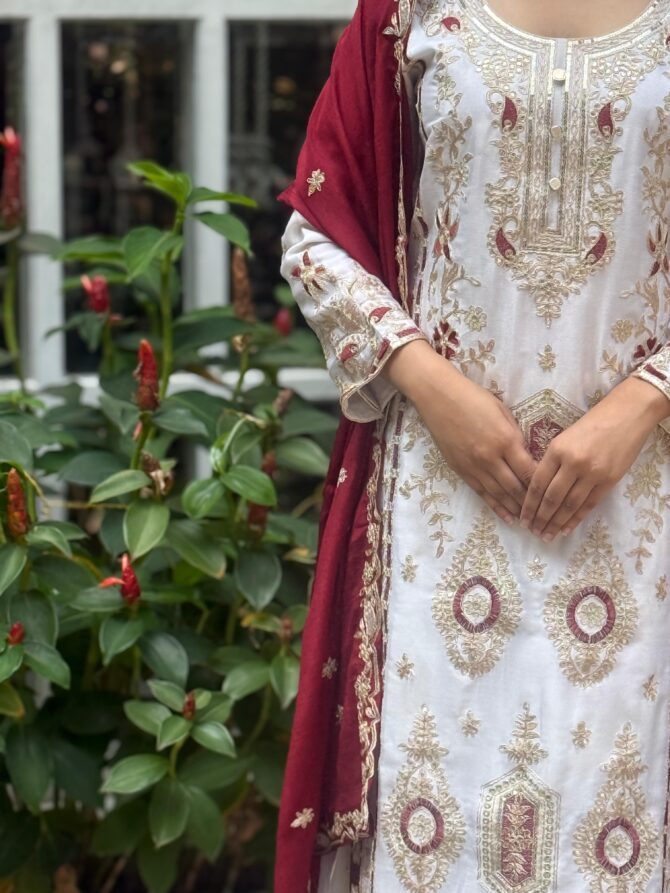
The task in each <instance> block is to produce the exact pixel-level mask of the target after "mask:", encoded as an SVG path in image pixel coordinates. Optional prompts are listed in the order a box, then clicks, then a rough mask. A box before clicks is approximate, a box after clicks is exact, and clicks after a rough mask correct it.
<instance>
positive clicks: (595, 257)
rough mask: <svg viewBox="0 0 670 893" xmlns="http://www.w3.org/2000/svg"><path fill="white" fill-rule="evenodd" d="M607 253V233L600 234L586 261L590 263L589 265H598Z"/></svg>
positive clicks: (587, 254)
mask: <svg viewBox="0 0 670 893" xmlns="http://www.w3.org/2000/svg"><path fill="white" fill-rule="evenodd" d="M606 251H607V236H606V235H605V233H600V235H599V236H598V240H597V242H596V243H595V245H594V246H593V247H592V248H590V249H589V251H588V252H587V253H586V260H587V261H588V263H591V264H597V263H598V261H599V260H601V259H602V256H603V254H604V253H605V252H606Z"/></svg>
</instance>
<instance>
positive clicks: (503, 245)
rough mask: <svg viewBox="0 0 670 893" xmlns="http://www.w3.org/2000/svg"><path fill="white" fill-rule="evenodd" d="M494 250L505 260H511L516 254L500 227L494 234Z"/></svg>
mask: <svg viewBox="0 0 670 893" xmlns="http://www.w3.org/2000/svg"><path fill="white" fill-rule="evenodd" d="M496 248H497V249H498V251H499V252H500V253H501V255H502V256H503V257H504V258H505V260H511V259H512V258H513V257H514V256H515V254H516V248H515V247H514V245H512V243H511V242H510V240H509V239H508V238H507V236H506V235H505V233H504V230H503V228H502V227H501V228H500V229H499V230H498V232H497V233H496Z"/></svg>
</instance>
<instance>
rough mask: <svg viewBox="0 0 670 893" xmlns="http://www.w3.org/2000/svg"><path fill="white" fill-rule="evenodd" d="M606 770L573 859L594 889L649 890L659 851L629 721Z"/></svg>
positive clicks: (608, 892)
mask: <svg viewBox="0 0 670 893" xmlns="http://www.w3.org/2000/svg"><path fill="white" fill-rule="evenodd" d="M602 769H603V770H604V771H605V772H606V773H607V781H606V782H605V783H604V784H603V786H602V787H601V788H600V791H599V792H598V795H597V797H596V800H595V803H594V805H593V807H592V808H591V809H590V810H589V812H587V814H586V815H585V816H584V817H583V819H582V820H581V821H580V822H579V824H578V825H577V828H576V830H575V833H574V836H573V841H572V851H573V856H574V859H575V863H576V864H577V867H578V868H579V870H580V872H581V873H582V874H584V875H586V877H587V878H588V882H589V890H590V891H591V893H638V891H641V890H645V889H646V885H647V882H648V881H649V878H650V877H651V874H652V872H653V870H654V868H655V866H656V862H657V860H658V857H659V851H660V850H659V833H658V830H657V828H656V825H655V823H654V820H653V819H652V817H651V815H650V814H649V812H648V811H647V806H646V800H645V796H644V791H643V790H642V787H641V786H640V784H639V782H638V779H639V777H640V775H641V774H642V773H643V772H646V770H647V766H646V765H644V764H643V763H642V761H641V757H640V750H639V747H638V741H637V736H636V734H635V732H634V731H633V728H632V726H631V723H630V722H627V723H626V724H625V725H624V726H623V728H622V729H621V731H620V732H619V733H618V734H617V736H616V738H615V741H614V752H613V753H612V755H611V756H610V759H609V760H608V761H607V762H606V763H604V764H603V766H602Z"/></svg>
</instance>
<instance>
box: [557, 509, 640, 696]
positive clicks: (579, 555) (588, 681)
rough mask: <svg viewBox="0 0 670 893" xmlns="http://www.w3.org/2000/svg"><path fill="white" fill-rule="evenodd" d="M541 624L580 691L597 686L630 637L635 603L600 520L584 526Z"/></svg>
mask: <svg viewBox="0 0 670 893" xmlns="http://www.w3.org/2000/svg"><path fill="white" fill-rule="evenodd" d="M544 621H545V625H546V627H547V632H548V633H549V637H550V638H551V640H552V641H553V642H554V644H555V645H556V648H557V649H558V656H559V662H560V666H561V669H562V670H563V672H564V673H565V675H566V677H567V678H568V679H569V680H570V682H573V683H574V684H575V685H580V686H582V687H583V688H587V687H588V686H589V685H594V684H595V683H596V682H601V681H602V680H603V679H604V678H605V677H606V676H607V674H608V673H609V672H610V671H611V670H612V668H613V667H614V664H615V662H616V656H617V654H618V653H619V652H620V651H621V649H622V648H624V646H626V645H627V644H628V643H629V642H630V641H631V639H632V638H633V634H634V632H635V629H636V627H637V622H638V608H637V602H636V601H635V597H634V595H633V592H632V590H631V588H630V586H629V585H628V583H627V582H626V580H625V578H624V571H623V565H622V564H621V561H620V560H619V558H618V557H617V555H616V552H615V551H614V548H613V547H612V543H611V541H610V538H609V535H608V531H607V527H606V525H605V524H604V523H603V521H602V520H601V519H598V520H597V521H595V522H594V523H593V524H592V525H591V526H590V527H589V528H588V530H587V533H586V537H585V539H584V542H583V545H582V546H581V547H580V548H579V549H578V550H577V552H576V553H575V554H574V555H573V557H572V559H571V561H570V564H569V566H568V572H567V574H566V575H565V576H564V577H562V578H561V579H560V580H559V582H558V583H557V584H556V585H555V586H554V587H553V589H552V590H551V593H550V595H549V596H548V598H547V600H546V602H545V606H544Z"/></svg>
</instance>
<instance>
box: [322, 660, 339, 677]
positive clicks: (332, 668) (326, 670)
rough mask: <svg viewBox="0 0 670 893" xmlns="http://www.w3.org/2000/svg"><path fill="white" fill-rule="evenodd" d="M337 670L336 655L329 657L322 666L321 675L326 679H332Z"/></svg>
mask: <svg viewBox="0 0 670 893" xmlns="http://www.w3.org/2000/svg"><path fill="white" fill-rule="evenodd" d="M336 672H337V661H336V660H335V658H334V657H329V658H328V660H327V661H325V662H324V664H323V666H322V667H321V675H322V676H323V678H324V679H332V678H333V676H334V675H335V673H336Z"/></svg>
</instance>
